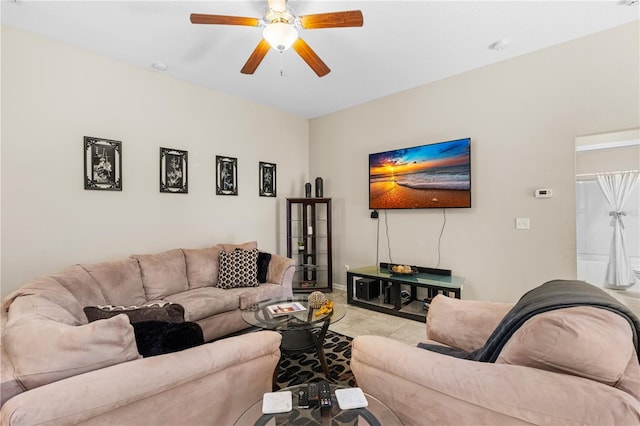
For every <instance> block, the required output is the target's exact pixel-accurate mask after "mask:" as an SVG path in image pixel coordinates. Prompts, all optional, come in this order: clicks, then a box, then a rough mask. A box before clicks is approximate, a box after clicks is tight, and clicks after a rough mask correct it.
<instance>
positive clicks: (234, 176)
mask: <svg viewBox="0 0 640 426" xmlns="http://www.w3.org/2000/svg"><path fill="white" fill-rule="evenodd" d="M216 195H238V159H237V158H233V157H223V156H220V155H216Z"/></svg>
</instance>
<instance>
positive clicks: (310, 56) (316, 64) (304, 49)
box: [291, 38, 331, 77]
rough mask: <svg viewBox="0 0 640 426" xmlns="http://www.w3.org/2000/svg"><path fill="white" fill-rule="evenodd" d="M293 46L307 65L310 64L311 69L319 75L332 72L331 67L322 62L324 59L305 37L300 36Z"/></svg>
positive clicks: (322, 75)
mask: <svg viewBox="0 0 640 426" xmlns="http://www.w3.org/2000/svg"><path fill="white" fill-rule="evenodd" d="M291 47H293V50H295V51H296V52H297V53H298V55H300V57H301V58H302V59H303V60H304V61H305V62H306V63H307V65H309V66H310V67H311V69H312V70H313V71H314V72H315V73H316V74H318V77H324V76H325V75H327V74H329V72H331V70H330V69H329V67H328V66H327V65H326V64H325V63H324V62H322V59H320V57H319V56H318V55H316V52H314V51H313V49H311V47H309V45H308V44H307V42H306V41H304V40H303V39H301V38H298V39H297V40H296V41H294V42H293V46H291Z"/></svg>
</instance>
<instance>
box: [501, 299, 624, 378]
mask: <svg viewBox="0 0 640 426" xmlns="http://www.w3.org/2000/svg"><path fill="white" fill-rule="evenodd" d="M612 348H615V350H611V349H612ZM632 356H635V351H634V347H633V337H632V332H631V328H630V327H629V323H628V322H627V321H626V320H625V319H624V318H623V317H622V316H621V315H618V314H616V313H613V312H610V311H607V310H605V309H600V308H595V307H586V306H580V307H573V308H565V309H557V310H554V311H550V312H545V313H542V314H538V315H536V316H534V317H533V318H531V319H529V320H528V321H526V322H525V323H524V324H523V325H522V327H520V328H519V329H518V330H517V331H516V332H515V333H514V334H513V336H511V338H510V339H509V341H508V342H507V344H506V345H505V346H504V348H503V349H502V351H501V352H500V355H499V356H498V359H497V360H496V363H503V364H516V365H524V366H528V367H533V368H539V369H542V370H548V371H553V372H559V373H565V374H573V375H575V376H580V377H586V378H588V379H591V380H596V381H599V382H602V383H605V384H607V385H614V384H615V383H616V382H618V380H620V378H621V377H622V375H623V374H624V371H625V369H626V368H627V365H628V363H629V359H630V358H631V357H632Z"/></svg>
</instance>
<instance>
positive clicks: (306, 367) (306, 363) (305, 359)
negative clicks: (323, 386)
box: [274, 330, 356, 390]
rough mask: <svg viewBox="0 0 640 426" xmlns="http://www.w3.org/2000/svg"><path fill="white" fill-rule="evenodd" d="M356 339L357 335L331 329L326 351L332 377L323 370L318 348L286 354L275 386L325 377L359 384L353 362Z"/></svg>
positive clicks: (337, 382) (351, 384)
mask: <svg viewBox="0 0 640 426" xmlns="http://www.w3.org/2000/svg"><path fill="white" fill-rule="evenodd" d="M352 340H353V338H351V337H349V336H345V335H343V334H340V333H336V332H333V331H331V330H328V331H327V335H326V336H325V339H324V355H325V357H326V358H327V364H328V365H329V373H330V374H329V377H326V376H325V374H324V372H323V371H322V366H321V365H320V361H319V360H318V355H317V354H316V352H315V350H313V349H312V350H310V351H309V352H308V353H302V354H295V355H287V354H283V355H282V357H281V358H280V364H279V366H278V375H277V377H276V385H275V388H274V390H280V389H282V388H286V387H288V386H294V385H299V384H302V383H313V382H319V381H321V380H327V381H329V382H331V383H335V384H336V385H341V386H347V387H353V386H356V381H355V379H354V377H353V373H352V372H351V366H350V362H351V341H352Z"/></svg>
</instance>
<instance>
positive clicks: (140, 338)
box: [133, 321, 204, 358]
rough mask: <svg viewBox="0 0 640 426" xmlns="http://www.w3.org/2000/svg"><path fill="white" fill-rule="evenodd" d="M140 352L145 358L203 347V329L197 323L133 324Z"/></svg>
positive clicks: (155, 322) (156, 322)
mask: <svg viewBox="0 0 640 426" xmlns="http://www.w3.org/2000/svg"><path fill="white" fill-rule="evenodd" d="M133 330H134V332H135V335H136V345H137V346H138V352H140V355H142V356H143V357H145V358H146V357H150V356H156V355H163V354H168V353H171V352H178V351H182V350H184V349H189V348H193V347H194V346H198V345H202V344H203V343H204V337H203V335H202V328H200V326H199V325H198V324H196V323H195V322H183V323H179V324H176V323H170V322H164V321H142V322H137V323H135V324H133Z"/></svg>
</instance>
